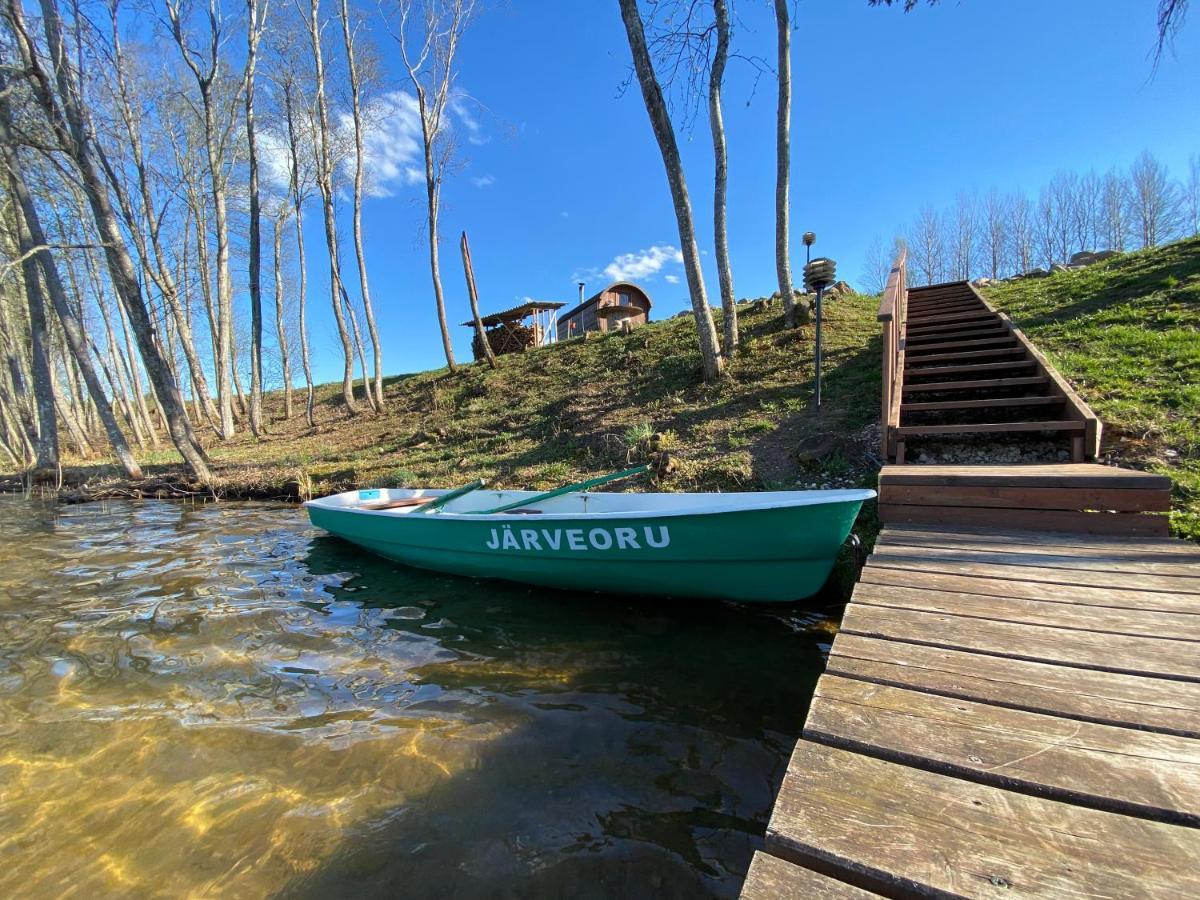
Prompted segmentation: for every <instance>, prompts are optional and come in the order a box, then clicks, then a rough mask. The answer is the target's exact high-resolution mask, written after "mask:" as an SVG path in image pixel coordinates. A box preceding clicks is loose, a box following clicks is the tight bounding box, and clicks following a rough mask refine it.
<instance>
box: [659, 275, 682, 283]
mask: <svg viewBox="0 0 1200 900" xmlns="http://www.w3.org/2000/svg"><path fill="white" fill-rule="evenodd" d="M663 281H665V282H666V283H667V284H679V276H678V275H664V276H663Z"/></svg>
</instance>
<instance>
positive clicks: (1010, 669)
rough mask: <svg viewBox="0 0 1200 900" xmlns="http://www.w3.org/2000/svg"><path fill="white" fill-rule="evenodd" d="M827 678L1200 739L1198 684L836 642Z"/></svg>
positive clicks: (912, 647) (850, 639)
mask: <svg viewBox="0 0 1200 900" xmlns="http://www.w3.org/2000/svg"><path fill="white" fill-rule="evenodd" d="M825 671H826V672H827V673H828V674H832V675H842V676H844V677H847V678H858V679H861V680H863V681H872V682H875V683H876V684H890V685H894V686H896V687H907V688H913V689H915V690H921V691H925V692H927V693H931V694H938V695H941V696H944V697H957V698H959V699H962V700H976V701H979V702H982V703H991V704H994V705H997V706H1005V707H1009V708H1012V709H1027V710H1029V711H1031V712H1041V713H1046V714H1051V715H1057V716H1063V717H1065V718H1069V719H1080V720H1082V721H1085V722H1100V723H1103V724H1107V725H1120V726H1123V727H1125V728H1138V729H1142V730H1145V731H1160V732H1163V733H1164V734H1178V735H1183V736H1185V737H1200V683H1195V682H1190V681H1170V680H1167V679H1162V678H1144V677H1142V676H1138V675H1118V674H1115V673H1113V672H1097V671H1095V670H1091V669H1078V668H1073V667H1070V666H1057V665H1052V664H1050V663H1040V662H1031V661H1029V660H1018V659H1005V658H1003V657H999V656H987V655H984V654H982V653H969V652H966V651H963V650H949V649H946V648H944V647H925V646H920V645H918V644H906V643H901V642H899V641H887V640H880V639H879V638H870V637H863V636H861V635H857V634H847V633H845V632H843V633H842V634H839V635H838V636H837V638H836V639H835V640H834V642H833V651H832V652H831V653H830V655H829V663H828V665H827V666H826V669H825Z"/></svg>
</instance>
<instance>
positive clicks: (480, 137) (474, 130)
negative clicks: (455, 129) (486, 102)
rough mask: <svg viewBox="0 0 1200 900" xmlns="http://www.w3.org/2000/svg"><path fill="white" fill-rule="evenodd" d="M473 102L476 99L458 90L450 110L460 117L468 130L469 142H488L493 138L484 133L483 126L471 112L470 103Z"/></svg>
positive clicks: (451, 102) (452, 99)
mask: <svg viewBox="0 0 1200 900" xmlns="http://www.w3.org/2000/svg"><path fill="white" fill-rule="evenodd" d="M472 102H474V101H472V100H471V98H470V97H469V96H467V95H466V94H464V93H463V92H461V91H456V92H455V93H454V96H452V97H451V98H450V111H451V112H452V113H454V115H455V116H457V117H458V121H459V122H460V123H461V124H462V126H463V128H465V129H466V130H467V142H468V143H471V144H475V145H476V146H478V145H481V144H486V143H488V141H490V140H491V138H490V137H488V136H487V135H486V134H484V133H483V126H482V125H480V124H479V120H478V119H476V118H475V114H474V113H473V112H471V109H470V107H469V104H470V103H472Z"/></svg>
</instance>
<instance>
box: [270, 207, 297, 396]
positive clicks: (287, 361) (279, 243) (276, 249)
mask: <svg viewBox="0 0 1200 900" xmlns="http://www.w3.org/2000/svg"><path fill="white" fill-rule="evenodd" d="M289 213H290V210H289V209H288V207H287V204H285V203H280V204H279V208H278V209H277V210H276V212H275V216H274V220H273V224H272V228H271V238H272V249H273V254H272V262H273V263H274V266H273V268H274V276H275V278H274V287H275V290H274V295H275V335H276V340H277V341H278V342H279V366H280V368H281V369H282V370H283V371H282V378H283V417H284V418H285V419H290V418H291V417H292V415H293V414H294V410H293V409H292V366H291V358H290V357H291V354H290V350H289V348H288V336H287V326H286V324H285V322H284V316H283V224H284V222H286V221H287V218H288V215H289Z"/></svg>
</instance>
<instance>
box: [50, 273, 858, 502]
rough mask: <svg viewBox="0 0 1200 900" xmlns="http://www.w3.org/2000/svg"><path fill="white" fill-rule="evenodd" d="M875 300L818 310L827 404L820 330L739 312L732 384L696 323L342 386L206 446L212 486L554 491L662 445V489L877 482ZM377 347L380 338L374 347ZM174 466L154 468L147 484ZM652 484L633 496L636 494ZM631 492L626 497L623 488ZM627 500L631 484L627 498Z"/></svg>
mask: <svg viewBox="0 0 1200 900" xmlns="http://www.w3.org/2000/svg"><path fill="white" fill-rule="evenodd" d="M875 309H876V303H875V300H874V299H872V298H868V297H861V296H850V297H849V298H847V299H839V300H834V301H831V302H830V303H828V304H827V306H826V320H825V328H824V337H825V354H826V363H825V369H826V372H827V373H828V377H827V379H826V382H825V392H824V393H825V405H824V408H823V410H822V412H821V414H820V415H816V416H814V415H813V414H812V413H811V412H810V409H809V405H810V401H811V398H812V390H813V329H812V328H811V327H809V328H803V329H800V330H798V331H792V332H788V331H785V330H784V329H783V327H782V325H783V321H782V309H781V306H780V304H778V303H775V304H773V305H772V306H769V307H766V308H762V305H761V304H750V303H745V304H743V305H742V306H741V307H740V318H741V322H742V333H743V346H744V353H743V354H742V355H741V356H740V357H739V359H738V360H737V361H736V363H735V365H734V366H733V374H732V377H730V378H728V379H726V380H725V381H723V382H722V383H720V384H717V385H713V386H709V385H705V384H704V383H703V382H702V380H701V367H700V356H699V351H698V350H697V349H696V333H695V325H694V323H693V321H692V319H691V317H690V316H688V317H686V318H674V319H669V320H667V321H663V322H657V323H653V324H651V325H648V326H646V327H644V328H641V329H638V330H637V331H635V332H633V333H632V334H629V335H621V334H616V333H612V334H606V335H589V336H588V337H587V338H586V339H584V338H576V339H573V340H571V341H567V342H564V343H561V344H557V345H553V346H550V347H545V348H541V349H538V350H533V351H530V352H527V353H524V354H519V355H508V356H502V357H500V358H499V362H500V365H499V367H498V368H497V369H496V370H495V371H490V370H488V369H487V367H486V366H485V365H469V366H464V367H461V368H460V371H459V372H458V373H457V374H454V375H451V374H449V373H448V372H447V371H446V370H440V371H433V372H427V373H422V374H419V375H412V376H402V377H398V378H392V379H389V380H388V382H387V385H386V399H387V409H386V411H385V413H384V414H383V415H381V416H373V415H369V414H367V415H362V416H349V415H347V414H346V412H345V411H344V408H343V407H342V405H341V399H340V385H333V384H330V385H323V386H321V387H320V388H319V389H318V393H317V408H316V418H317V426H316V428H309V427H308V425H307V424H306V423H305V421H304V418H303V415H302V411H303V403H302V394H300V393H298V394H297V401H298V403H297V409H298V410H299V411H300V415H297V416H296V417H294V418H292V419H291V420H290V421H283V420H282V419H281V418H280V414H281V406H282V398H281V397H280V396H279V395H278V394H274V395H271V396H269V397H267V398H266V411H267V413H268V415H269V416H270V421H271V424H270V429H271V434H270V435H269V436H268V437H266V438H265V439H264V440H262V441H256V440H254V439H253V438H251V437H250V436H248V435H246V434H241V435H239V436H238V437H237V438H236V439H234V440H233V441H231V442H228V443H220V442H216V441H212V440H209V442H208V443H209V447H208V450H209V452H210V453H211V455H212V457H213V460H214V471H215V474H216V476H217V477H218V478H219V479H220V483H219V485H218V489H219V491H220V492H222V493H223V494H224V495H225V496H229V497H255V496H259V497H262V496H274V497H279V496H291V497H295V496H305V495H309V494H323V493H328V492H331V491H337V490H346V489H349V488H352V487H357V486H364V485H369V486H395V487H400V486H417V485H434V486H444V485H454V484H459V483H463V482H467V481H470V480H472V479H475V478H487V479H488V480H489V481H490V482H492V483H495V484H496V485H498V486H505V487H519V488H548V487H552V486H556V485H559V484H562V483H564V482H569V481H575V480H579V479H582V478H586V477H588V476H590V475H595V474H599V473H606V472H610V471H613V470H615V469H619V468H622V467H624V466H626V465H627V463H628V461H629V460H630V459H633V460H635V461H636V460H638V459H640V458H641V457H642V455H643V451H644V449H645V445H646V443H647V441H646V438H648V436H649V435H651V434H654V433H657V434H660V435H661V437H660V438H659V440H658V443H660V444H661V445H662V446H663V447H665V448H667V449H669V450H670V453H671V456H672V458H673V460H674V461H675V464H676V469H675V471H674V472H673V473H672V474H671V475H670V477H669V478H667V479H665V480H664V482H663V483H662V485H660V486H659V488H658V489H660V490H754V489H762V488H784V487H793V486H795V485H797V484H798V483H801V484H804V485H806V486H807V485H824V484H828V485H831V486H832V485H835V484H846V483H859V482H862V481H864V480H866V481H871V480H872V479H873V475H874V467H875V465H876V464H875V462H874V461H873V460H871V459H870V458H869V455H866V454H864V453H863V452H862V451H863V449H864V448H865V449H868V450H869V449H873V448H874V444H875V442H876V441H877V438H876V437H875V436H874V435H873V434H872V433H871V426H872V424H873V423H874V422H875V421H876V418H877V416H878V397H879V378H880V376H879V338H878V326H877V325H876V323H875ZM385 340H386V336H385ZM177 461H178V459H177V457H176V456H175V454H174V453H173V452H168V451H163V452H162V453H161V454H159V455H158V456H157V457H156V458H153V459H151V460H149V462H150V463H151V465H150V466H149V471H150V473H152V474H155V475H157V476H160V477H161V476H164V475H166V476H169V475H171V474H172V473H173V472H174V466H175V464H176V463H177ZM68 477H69V480H70V481H72V482H74V483H77V484H78V483H83V482H87V483H89V484H90V485H91V486H92V487H93V488H95V487H100V486H102V485H103V483H104V482H105V481H106V480H108V479H115V477H116V470H115V469H113V468H111V466H108V465H103V466H95V465H91V466H89V465H81V466H79V467H76V468H74V469H73V470H72V471H71V472H69V473H68ZM644 486H645V485H643V487H644ZM632 487H633V488H634V489H636V487H637V486H636V485H632ZM627 489H628V488H627Z"/></svg>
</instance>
